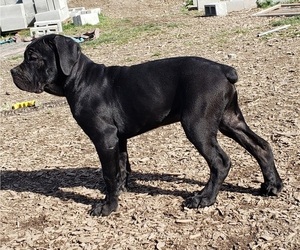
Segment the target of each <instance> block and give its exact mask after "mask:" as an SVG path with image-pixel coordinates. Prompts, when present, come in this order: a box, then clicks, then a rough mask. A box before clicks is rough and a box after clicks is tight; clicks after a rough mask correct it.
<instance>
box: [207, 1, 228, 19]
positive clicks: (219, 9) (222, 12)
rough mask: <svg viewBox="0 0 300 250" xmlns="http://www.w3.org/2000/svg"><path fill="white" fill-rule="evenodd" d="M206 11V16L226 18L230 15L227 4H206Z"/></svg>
mask: <svg viewBox="0 0 300 250" xmlns="http://www.w3.org/2000/svg"><path fill="white" fill-rule="evenodd" d="M204 10H205V16H226V15H227V14H228V11H227V4H226V2H219V3H210V4H206V5H205V6H204Z"/></svg>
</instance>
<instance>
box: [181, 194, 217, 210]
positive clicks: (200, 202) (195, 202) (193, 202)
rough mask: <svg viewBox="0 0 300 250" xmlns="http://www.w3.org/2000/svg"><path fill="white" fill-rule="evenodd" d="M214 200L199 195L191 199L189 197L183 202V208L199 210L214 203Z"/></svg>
mask: <svg viewBox="0 0 300 250" xmlns="http://www.w3.org/2000/svg"><path fill="white" fill-rule="evenodd" d="M215 201H216V200H215V199H212V198H209V197H204V196H201V195H195V196H192V197H189V198H187V199H186V201H185V202H184V204H183V205H184V206H185V207H187V208H199V207H200V208H201V207H208V206H211V205H212V204H214V203H215Z"/></svg>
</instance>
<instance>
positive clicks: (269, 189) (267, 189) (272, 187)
mask: <svg viewBox="0 0 300 250" xmlns="http://www.w3.org/2000/svg"><path fill="white" fill-rule="evenodd" d="M282 188H283V183H282V181H281V180H279V181H278V182H277V183H270V182H269V183H262V184H261V188H260V193H261V195H263V196H275V195H277V194H278V193H279V192H280V191H281V190H282Z"/></svg>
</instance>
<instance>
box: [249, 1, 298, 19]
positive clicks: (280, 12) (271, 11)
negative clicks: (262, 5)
mask: <svg viewBox="0 0 300 250" xmlns="http://www.w3.org/2000/svg"><path fill="white" fill-rule="evenodd" d="M296 15H300V3H293V4H277V5H275V6H273V7H271V8H268V9H266V10H262V11H260V12H258V13H255V14H253V16H296Z"/></svg>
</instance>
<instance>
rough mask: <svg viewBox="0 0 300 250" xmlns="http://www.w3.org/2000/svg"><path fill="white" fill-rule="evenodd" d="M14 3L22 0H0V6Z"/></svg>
mask: <svg viewBox="0 0 300 250" xmlns="http://www.w3.org/2000/svg"><path fill="white" fill-rule="evenodd" d="M16 3H22V1H20V0H19V1H18V0H1V1H0V6H4V5H11V4H16Z"/></svg>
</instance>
